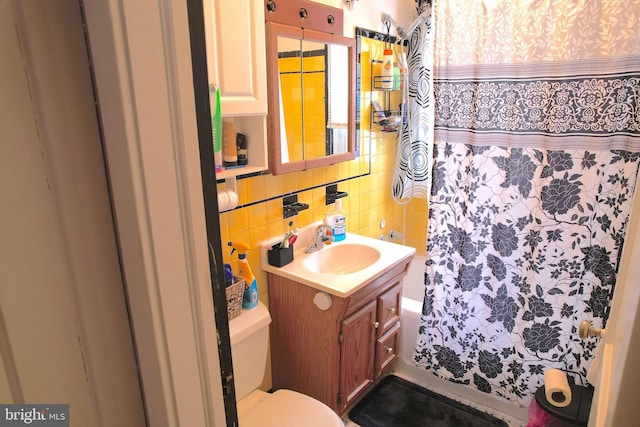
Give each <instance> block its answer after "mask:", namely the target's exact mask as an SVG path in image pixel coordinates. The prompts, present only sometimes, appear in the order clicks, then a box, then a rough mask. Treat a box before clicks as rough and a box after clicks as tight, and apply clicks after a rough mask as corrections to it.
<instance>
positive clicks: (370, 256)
mask: <svg viewBox="0 0 640 427" xmlns="http://www.w3.org/2000/svg"><path fill="white" fill-rule="evenodd" d="M379 258H380V251H378V250H377V249H375V248H372V247H371V246H367V245H363V244H353V243H345V244H343V245H329V246H328V247H326V248H323V249H320V250H319V251H317V252H314V253H312V254H309V256H307V257H306V258H305V259H304V261H302V265H303V267H304V268H306V269H307V270H310V271H313V272H314V273H318V274H351V273H356V272H358V271H360V270H363V269H365V268H367V267H369V266H370V265H371V264H373V263H375V262H376V261H378V259H379Z"/></svg>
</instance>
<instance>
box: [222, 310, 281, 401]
mask: <svg viewBox="0 0 640 427" xmlns="http://www.w3.org/2000/svg"><path fill="white" fill-rule="evenodd" d="M270 323H271V316H270V315H269V310H267V307H266V306H265V305H264V304H263V303H262V302H258V305H257V306H256V307H254V308H252V309H249V310H242V314H241V315H240V316H238V317H236V318H235V319H233V320H231V321H230V322H229V335H230V338H231V358H232V360H233V377H234V381H235V387H236V401H239V400H240V399H242V398H243V397H245V396H246V395H248V394H249V393H251V392H252V391H254V390H256V389H257V388H258V387H259V386H260V384H262V379H263V378H264V372H265V368H266V366H267V349H268V346H269V324H270Z"/></svg>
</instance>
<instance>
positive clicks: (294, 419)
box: [238, 390, 344, 427]
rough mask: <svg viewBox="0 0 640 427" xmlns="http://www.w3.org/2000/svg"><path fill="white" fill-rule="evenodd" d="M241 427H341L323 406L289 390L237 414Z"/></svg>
mask: <svg viewBox="0 0 640 427" xmlns="http://www.w3.org/2000/svg"><path fill="white" fill-rule="evenodd" d="M238 422H239V425H240V427H253V426H256V427H258V426H259V427H300V426H304V427H344V424H343V422H342V420H341V419H340V417H339V416H338V415H337V414H336V413H335V412H333V411H332V410H331V409H330V408H329V407H328V406H327V405H325V404H324V403H322V402H320V401H318V400H315V399H313V398H311V397H309V396H306V395H304V394H301V393H298V392H295V391H292V390H278V391H276V392H275V393H272V394H269V395H268V397H266V398H264V399H262V400H261V401H260V402H258V403H257V404H256V405H254V406H252V407H251V409H250V410H248V411H247V412H244V413H243V412H240V413H238Z"/></svg>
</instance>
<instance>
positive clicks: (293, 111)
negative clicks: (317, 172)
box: [278, 36, 303, 163]
mask: <svg viewBox="0 0 640 427" xmlns="http://www.w3.org/2000/svg"><path fill="white" fill-rule="evenodd" d="M301 50H302V40H299V39H293V38H289V37H281V36H279V37H278V87H279V88H280V90H279V95H280V161H281V162H282V163H288V162H291V161H294V162H295V161H300V160H303V157H302V148H301V147H299V145H298V144H296V143H295V142H294V141H302V138H303V127H302V113H303V106H302V87H303V76H302V57H301V55H300V52H301ZM289 141H291V144H289Z"/></svg>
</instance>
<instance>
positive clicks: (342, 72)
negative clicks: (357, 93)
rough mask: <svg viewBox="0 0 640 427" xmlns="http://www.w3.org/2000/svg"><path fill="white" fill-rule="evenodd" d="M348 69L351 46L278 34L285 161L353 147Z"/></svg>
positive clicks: (282, 141) (282, 155)
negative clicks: (349, 140)
mask: <svg viewBox="0 0 640 427" xmlns="http://www.w3.org/2000/svg"><path fill="white" fill-rule="evenodd" d="M348 73H349V49H348V47H347V46H340V45H327V44H324V43H319V42H314V41H309V40H297V39H292V38H289V37H282V36H279V37H278V78H279V87H280V91H279V95H280V145H281V152H280V156H281V158H280V160H281V161H282V162H283V163H286V162H290V161H299V160H304V159H315V158H321V157H325V156H327V155H332V154H343V153H346V152H347V151H348V149H349V145H348V132H347V130H348V121H349V99H348V93H349V79H348V78H346V77H345V76H348ZM303 117H304V119H303ZM296 141H300V143H296Z"/></svg>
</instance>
